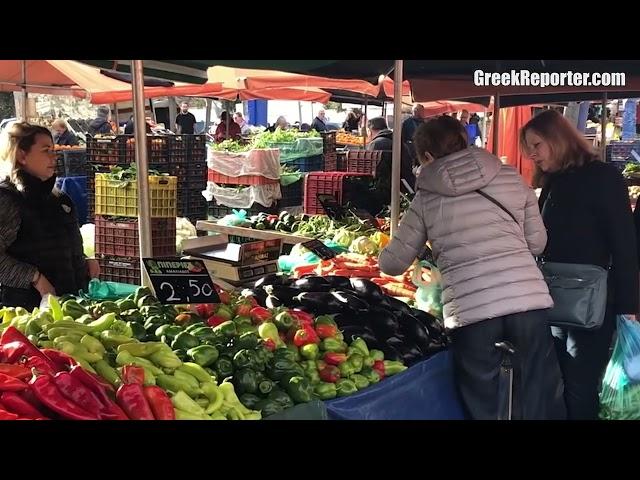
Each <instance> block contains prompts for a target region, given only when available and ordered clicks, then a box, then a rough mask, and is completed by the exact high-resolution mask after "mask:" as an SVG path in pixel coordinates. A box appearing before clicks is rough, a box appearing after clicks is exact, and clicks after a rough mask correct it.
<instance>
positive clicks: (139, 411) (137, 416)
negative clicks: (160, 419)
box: [116, 383, 155, 420]
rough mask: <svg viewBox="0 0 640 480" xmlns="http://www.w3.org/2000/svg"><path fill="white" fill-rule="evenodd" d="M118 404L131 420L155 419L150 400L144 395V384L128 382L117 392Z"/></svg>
mask: <svg viewBox="0 0 640 480" xmlns="http://www.w3.org/2000/svg"><path fill="white" fill-rule="evenodd" d="M116 400H117V402H118V405H119V406H120V407H122V410H124V412H125V413H126V414H127V416H128V417H129V418H130V419H131V420H155V418H154V416H153V412H152V411H151V407H150V406H149V402H148V401H147V399H146V398H145V396H144V389H143V388H142V385H140V384H137V383H127V384H123V385H121V386H120V388H119V389H118V393H116Z"/></svg>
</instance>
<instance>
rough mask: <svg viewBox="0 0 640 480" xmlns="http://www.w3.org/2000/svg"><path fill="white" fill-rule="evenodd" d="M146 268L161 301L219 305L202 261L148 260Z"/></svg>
mask: <svg viewBox="0 0 640 480" xmlns="http://www.w3.org/2000/svg"><path fill="white" fill-rule="evenodd" d="M144 265H145V269H146V270H147V273H148V274H149V278H150V279H151V283H152V284H153V288H154V290H155V292H156V296H157V297H158V300H160V302H162V303H165V304H180V303H219V302H220V298H219V297H218V293H217V291H216V289H215V288H214V286H213V283H212V281H211V278H210V277H209V273H208V272H207V269H206V267H205V265H204V263H203V262H202V261H201V260H182V259H179V258H176V259H174V258H170V259H169V258H163V259H157V258H145V259H144Z"/></svg>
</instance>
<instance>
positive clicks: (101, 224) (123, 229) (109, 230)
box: [95, 215, 176, 257]
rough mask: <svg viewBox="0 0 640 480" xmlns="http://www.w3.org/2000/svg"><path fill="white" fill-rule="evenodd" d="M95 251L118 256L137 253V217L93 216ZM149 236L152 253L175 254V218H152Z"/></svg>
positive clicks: (138, 252) (155, 254)
mask: <svg viewBox="0 0 640 480" xmlns="http://www.w3.org/2000/svg"><path fill="white" fill-rule="evenodd" d="M95 225H96V229H95V241H96V254H102V255H115V256H118V257H137V256H139V255H140V240H139V234H138V231H139V228H138V219H136V218H112V217H103V216H100V215H98V216H96V218H95ZM151 236H152V238H153V249H152V252H153V256H155V257H171V256H174V255H175V254H176V221H175V218H152V219H151Z"/></svg>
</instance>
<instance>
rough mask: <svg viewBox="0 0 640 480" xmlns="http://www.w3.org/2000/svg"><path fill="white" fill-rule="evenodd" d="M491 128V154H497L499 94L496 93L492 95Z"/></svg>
mask: <svg viewBox="0 0 640 480" xmlns="http://www.w3.org/2000/svg"><path fill="white" fill-rule="evenodd" d="M491 128H493V152H492V153H493V154H494V155H495V156H499V154H498V142H499V141H500V94H499V93H496V96H495V97H493V120H491Z"/></svg>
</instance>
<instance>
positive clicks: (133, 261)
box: [96, 254, 141, 285]
mask: <svg viewBox="0 0 640 480" xmlns="http://www.w3.org/2000/svg"><path fill="white" fill-rule="evenodd" d="M96 259H97V260H98V264H99V265H100V279H101V280H104V281H107V282H119V283H130V284H132V285H140V283H141V282H140V258H139V257H117V256H113V255H101V254H96Z"/></svg>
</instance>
